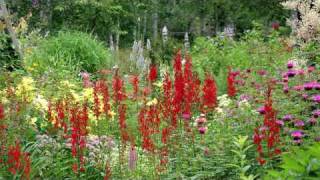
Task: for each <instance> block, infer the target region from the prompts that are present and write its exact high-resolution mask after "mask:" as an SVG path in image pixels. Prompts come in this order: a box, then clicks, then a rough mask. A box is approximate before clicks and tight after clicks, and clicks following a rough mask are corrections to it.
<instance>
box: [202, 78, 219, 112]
mask: <svg viewBox="0 0 320 180" xmlns="http://www.w3.org/2000/svg"><path fill="white" fill-rule="evenodd" d="M202 91H203V106H205V107H208V108H214V107H215V106H216V105H217V86H216V82H215V80H214V79H213V77H212V76H211V75H209V74H207V75H206V79H205V80H204V85H203V89H202Z"/></svg>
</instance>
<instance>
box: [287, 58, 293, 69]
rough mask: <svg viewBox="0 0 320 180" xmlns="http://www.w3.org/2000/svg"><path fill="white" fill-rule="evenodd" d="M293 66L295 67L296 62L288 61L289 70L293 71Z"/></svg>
mask: <svg viewBox="0 0 320 180" xmlns="http://www.w3.org/2000/svg"><path fill="white" fill-rule="evenodd" d="M293 66H294V62H293V61H292V60H290V61H288V63H287V68H288V69H291V68H293Z"/></svg>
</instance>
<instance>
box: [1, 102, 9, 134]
mask: <svg viewBox="0 0 320 180" xmlns="http://www.w3.org/2000/svg"><path fill="white" fill-rule="evenodd" d="M4 118H5V110H4V106H3V105H2V104H1V103H0V137H4V136H3V135H4V133H5V129H6V127H7V126H6V125H5V123H4V121H2V120H4Z"/></svg>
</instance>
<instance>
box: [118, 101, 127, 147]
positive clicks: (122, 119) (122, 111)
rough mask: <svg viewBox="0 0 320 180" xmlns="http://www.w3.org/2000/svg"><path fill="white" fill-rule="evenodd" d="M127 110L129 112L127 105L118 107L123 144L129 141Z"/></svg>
mask: <svg viewBox="0 0 320 180" xmlns="http://www.w3.org/2000/svg"><path fill="white" fill-rule="evenodd" d="M126 110H127V106H126V105H125V104H120V105H119V106H118V114H119V127H120V134H121V140H122V142H123V143H125V142H127V141H129V134H128V132H127V123H126Z"/></svg>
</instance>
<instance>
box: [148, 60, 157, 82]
mask: <svg viewBox="0 0 320 180" xmlns="http://www.w3.org/2000/svg"><path fill="white" fill-rule="evenodd" d="M157 73H158V70H157V66H156V65H155V64H151V65H150V70H149V77H148V80H149V81H150V82H151V83H152V82H154V81H155V80H156V79H157Z"/></svg>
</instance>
